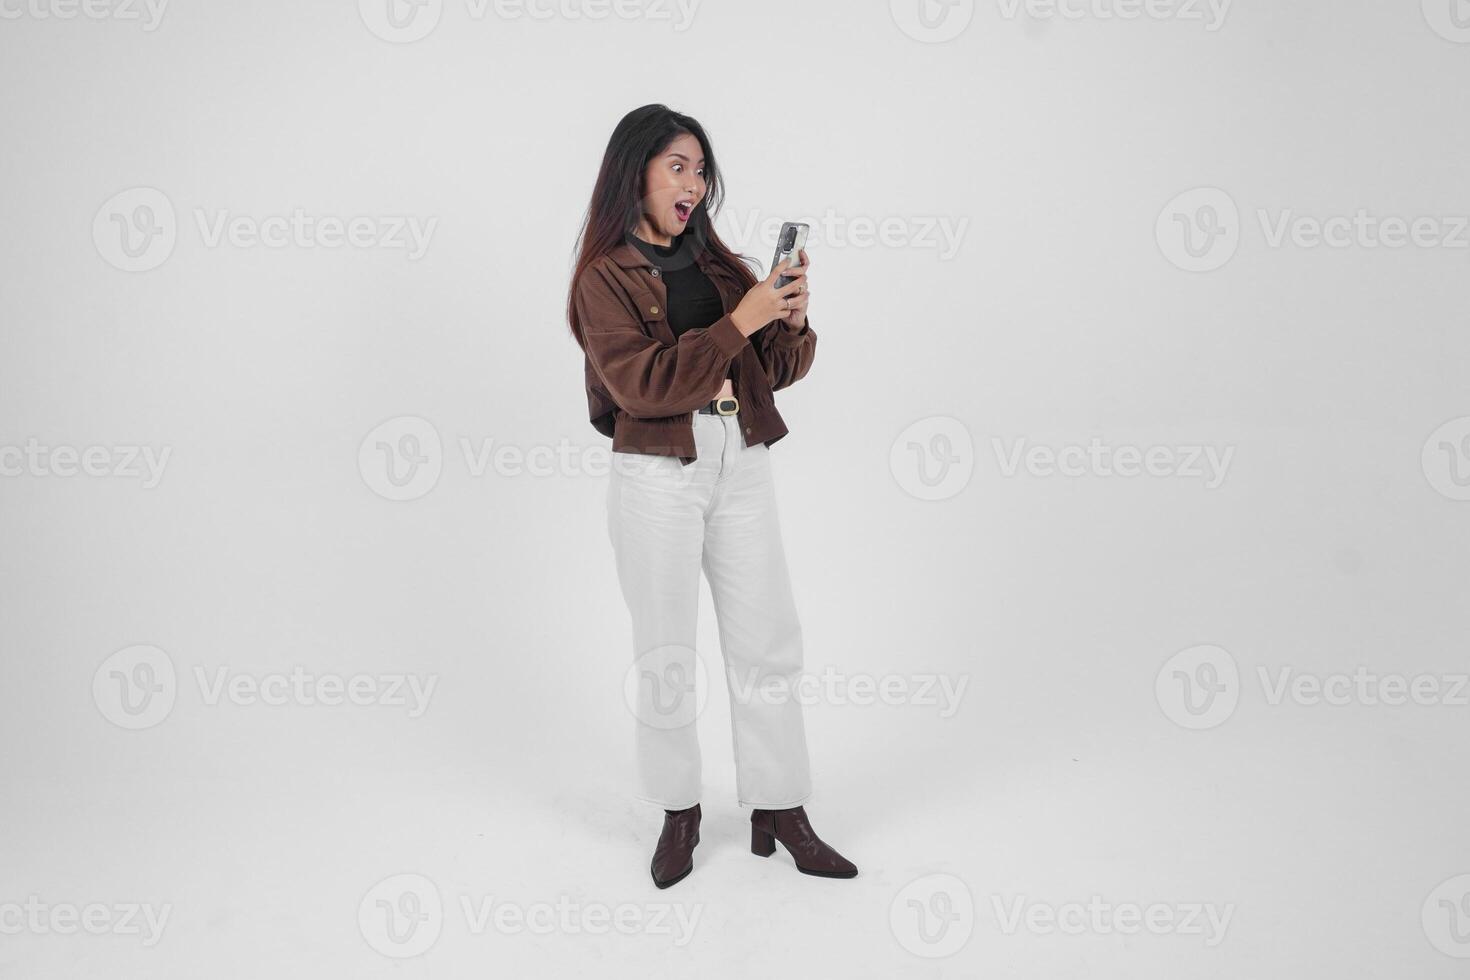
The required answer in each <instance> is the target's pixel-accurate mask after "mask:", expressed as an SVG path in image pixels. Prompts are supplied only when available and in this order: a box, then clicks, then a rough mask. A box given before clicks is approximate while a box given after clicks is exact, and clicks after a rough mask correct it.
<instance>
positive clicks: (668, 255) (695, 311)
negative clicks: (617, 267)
mask: <svg viewBox="0 0 1470 980" xmlns="http://www.w3.org/2000/svg"><path fill="white" fill-rule="evenodd" d="M628 241H630V242H632V243H633V246H634V247H635V248H637V249H638V251H640V252H642V253H643V254H644V256H646V257H647V258H648V261H650V262H652V263H653V264H654V266H655V267H657V269H658V270H659V275H660V276H661V277H662V278H663V281H664V289H665V290H666V291H667V292H668V299H667V300H666V301H665V304H664V305H665V306H667V307H668V316H669V329H671V330H673V331H674V336H675V337H678V336H679V335H680V334H682V333H684V332H685V331H686V330H694V329H696V328H699V327H709V326H713V325H714V324H715V323H716V322H717V321H718V320H719V319H720V317H722V316H724V315H725V307H724V304H723V303H721V302H720V291H719V290H718V289H716V288H715V284H714V283H712V282H710V280H709V276H707V275H705V274H704V273H703V272H702V271H700V268H699V266H698V265H696V264H695V262H694V243H693V242H692V241H690V240H689V237H688V236H687V235H684V234H681V235H678V236H676V237H675V238H674V241H673V244H671V245H668V246H664V245H653V244H650V243H649V242H645V241H644V240H643V239H641V238H639V237H638V236H637V235H634V234H632V233H631V232H630V233H629V234H628Z"/></svg>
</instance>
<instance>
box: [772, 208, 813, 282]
mask: <svg viewBox="0 0 1470 980" xmlns="http://www.w3.org/2000/svg"><path fill="white" fill-rule="evenodd" d="M809 231H811V225H804V224H801V223H800V222H796V221H788V222H786V223H785V224H783V225H782V226H781V237H780V238H777V239H776V257H775V258H774V259H772V260H771V268H772V269H774V268H776V266H778V265H780V264H781V263H782V262H785V261H786V260H787V259H788V258H791V257H795V258H796V260H797V263H796V264H797V265H800V264H801V250H802V249H803V248H805V247H806V233H807V232H809ZM792 278H793V277H791V276H782V277H780V278H779V279H777V280H776V288H777V289H780V288H781V287H782V286H785V285H786V284H787V283H789V282H791V280H792Z"/></svg>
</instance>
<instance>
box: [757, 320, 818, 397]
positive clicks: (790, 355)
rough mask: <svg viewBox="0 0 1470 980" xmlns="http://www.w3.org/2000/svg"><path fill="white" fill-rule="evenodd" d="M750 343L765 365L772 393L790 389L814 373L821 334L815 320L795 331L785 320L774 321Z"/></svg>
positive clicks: (760, 330) (762, 328)
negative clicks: (814, 323) (818, 334)
mask: <svg viewBox="0 0 1470 980" xmlns="http://www.w3.org/2000/svg"><path fill="white" fill-rule="evenodd" d="M750 340H751V343H753V344H754V345H755V350H756V353H757V354H759V355H760V359H761V363H762V364H763V365H765V368H766V376H767V377H768V378H770V379H771V390H772V391H778V390H780V389H781V388H786V387H789V386H790V385H793V384H795V383H796V382H798V381H800V380H801V379H802V378H804V377H806V373H807V372H808V371H810V370H811V369H812V360H813V359H814V358H816V356H817V332H816V331H815V330H813V329H812V322H811V318H808V319H807V322H806V323H805V324H804V325H802V326H800V327H793V326H791V325H790V324H788V323H787V322H786V321H785V320H774V321H772V322H771V323H768V324H766V325H765V326H764V327H761V328H760V329H759V330H757V331H756V332H755V333H753V334H752V335H751V337H750Z"/></svg>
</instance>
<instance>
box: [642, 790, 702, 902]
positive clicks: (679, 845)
mask: <svg viewBox="0 0 1470 980" xmlns="http://www.w3.org/2000/svg"><path fill="white" fill-rule="evenodd" d="M698 843H699V804H698V803H696V804H694V805H693V806H691V807H690V808H689V809H687V810H665V811H664V829H663V833H661V834H659V835H658V846H657V847H655V848H654V849H653V863H652V864H650V865H649V866H648V870H649V871H651V872H652V873H653V883H654V884H655V885H657V886H658V887H660V888H667V887H669V886H670V885H672V884H674V883H675V882H678V881H683V880H684V879H685V878H686V877H688V875H689V872H691V871H693V870H694V845H695V844H698Z"/></svg>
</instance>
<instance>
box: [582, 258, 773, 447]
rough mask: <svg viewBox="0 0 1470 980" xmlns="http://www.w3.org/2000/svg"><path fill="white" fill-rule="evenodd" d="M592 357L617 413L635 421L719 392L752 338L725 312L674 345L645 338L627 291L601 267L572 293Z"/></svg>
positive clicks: (684, 408) (686, 408) (691, 406)
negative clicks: (728, 373) (617, 408)
mask: <svg viewBox="0 0 1470 980" xmlns="http://www.w3.org/2000/svg"><path fill="white" fill-rule="evenodd" d="M572 301H573V303H574V304H576V308H577V318H578V320H579V321H580V323H581V326H582V334H583V338H584V341H583V346H584V349H585V350H586V352H587V359H588V360H589V361H590V362H591V363H592V367H593V369H594V370H595V371H596V372H597V376H598V377H599V378H601V379H602V383H603V385H604V387H606V388H607V393H608V394H609V395H611V396H612V400H613V401H614V402H615V403H616V404H617V406H618V407H619V408H621V409H622V410H623V411H625V412H627V413H628V414H629V415H631V416H633V417H634V418H649V419H655V418H664V417H666V416H670V415H679V414H682V413H684V412H692V411H694V410H695V409H697V408H699V407H700V406H701V405H703V404H704V403H705V402H707V401H709V400H710V399H711V398H713V397H715V395H716V394H718V393H719V390H720V385H721V383H723V381H724V379H725V375H726V373H727V372H728V371H729V367H730V362H731V361H733V360H734V359H735V358H736V357H737V356H739V354H740V352H741V351H742V350H744V349H745V345H746V344H748V343H749V342H750V341H749V340H748V339H747V338H746V336H745V335H744V334H742V333H741V332H740V329H739V328H738V327H736V326H735V321H734V320H732V319H730V316H729V315H728V314H726V315H725V316H723V317H721V318H720V319H719V320H717V321H715V322H714V323H713V324H711V325H710V326H708V327H703V328H700V329H697V330H686V331H685V332H684V333H682V334H680V335H679V339H678V342H677V343H676V344H674V345H673V346H672V347H671V346H669V345H667V344H663V343H660V342H659V341H658V340H657V339H655V338H653V337H650V336H649V335H648V334H646V333H644V330H643V321H642V317H641V316H638V315H636V314H635V311H634V310H633V309H632V308H631V301H629V300H626V299H625V293H624V290H622V289H620V288H619V287H618V286H616V285H615V284H614V283H613V282H611V281H610V280H609V279H608V278H607V276H606V275H605V273H604V272H603V271H602V270H600V269H598V268H597V267H595V266H594V267H592V268H590V269H587V270H586V271H585V272H584V273H583V275H582V278H581V279H580V280H579V281H578V283H577V287H576V290H575V292H574V294H573V300H572Z"/></svg>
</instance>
